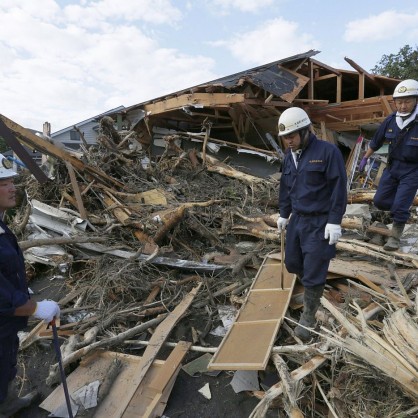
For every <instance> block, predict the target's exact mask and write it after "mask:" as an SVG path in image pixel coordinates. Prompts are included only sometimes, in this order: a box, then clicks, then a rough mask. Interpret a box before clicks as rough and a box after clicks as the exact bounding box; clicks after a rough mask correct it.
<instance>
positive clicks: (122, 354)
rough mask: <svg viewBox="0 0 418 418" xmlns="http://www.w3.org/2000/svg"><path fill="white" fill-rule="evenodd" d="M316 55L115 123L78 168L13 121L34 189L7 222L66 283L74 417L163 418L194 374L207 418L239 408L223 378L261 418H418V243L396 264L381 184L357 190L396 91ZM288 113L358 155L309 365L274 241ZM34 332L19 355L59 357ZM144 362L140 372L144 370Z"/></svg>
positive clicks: (296, 301)
mask: <svg viewBox="0 0 418 418" xmlns="http://www.w3.org/2000/svg"><path fill="white" fill-rule="evenodd" d="M315 54H316V52H315V51H309V52H307V53H305V54H300V55H297V56H294V57H290V58H287V59H284V60H280V61H277V62H275V63H271V64H268V65H265V66H261V67H257V68H255V69H252V70H248V71H245V72H242V73H239V74H235V75H232V76H229V77H224V78H222V79H219V80H215V81H214V82H211V83H205V84H203V85H200V86H196V87H193V88H191V89H188V90H184V91H181V92H177V93H175V94H173V95H170V96H165V97H162V98H160V99H155V100H152V101H149V102H146V103H142V104H139V105H136V106H132V107H130V108H127V109H123V110H122V111H121V112H116V113H115V114H112V115H111V116H112V117H110V115H106V116H105V117H103V118H102V119H101V121H100V126H99V128H100V129H99V132H98V137H97V143H96V144H95V145H94V146H87V145H89V144H87V142H86V143H83V140H82V132H81V134H80V138H81V150H82V153H74V152H67V151H66V150H65V149H62V148H61V147H57V146H56V145H54V143H53V142H52V141H49V140H47V139H44V138H41V137H39V136H36V135H34V134H33V133H31V132H29V131H28V130H26V129H24V128H23V127H21V126H19V125H18V124H17V123H15V122H13V121H10V120H9V119H7V118H6V117H4V116H1V115H0V134H1V135H2V136H3V138H4V139H5V140H6V141H7V142H8V144H9V145H10V146H11V147H12V148H13V150H14V151H15V153H17V154H18V156H19V157H20V158H22V160H23V161H24V162H25V164H26V165H27V167H29V169H30V171H31V173H29V172H28V173H26V175H24V176H23V178H22V182H23V184H24V187H25V199H26V200H24V202H25V204H23V205H22V207H21V208H20V210H19V211H18V213H17V215H16V216H15V218H14V222H15V223H14V229H15V231H16V232H17V233H18V236H19V237H21V241H20V245H21V247H22V248H23V249H24V250H25V256H26V260H27V261H29V262H30V264H31V268H32V270H35V272H36V269H37V267H38V266H39V265H40V264H41V265H43V266H45V265H47V266H49V267H51V268H53V269H54V270H53V271H55V272H57V271H58V272H59V275H61V276H62V277H64V279H65V283H64V290H65V294H64V295H63V296H62V298H61V299H60V306H61V307H62V308H64V312H65V314H64V315H63V317H62V324H61V327H60V330H59V332H60V335H61V337H62V338H65V340H66V341H65V343H64V344H63V346H62V353H63V363H64V366H65V367H66V370H67V374H68V386H69V389H70V393H71V396H72V399H73V401H74V406H73V412H74V415H75V414H77V413H78V412H80V414H83V413H86V411H90V412H91V414H92V415H93V416H112V417H113V416H123V417H129V416H144V417H145V416H147V417H151V416H161V415H162V414H163V412H164V411H165V413H167V414H168V416H170V413H173V414H175V413H176V411H175V410H174V409H173V408H174V407H171V410H170V394H171V392H172V389H173V387H174V386H175V385H176V379H179V378H181V374H182V373H183V374H184V373H187V375H189V376H196V374H200V375H201V376H203V379H204V382H205V384H204V386H203V387H202V388H201V390H199V393H198V396H201V397H202V399H205V401H207V402H206V403H205V404H204V405H200V408H201V409H199V411H200V410H202V411H203V409H202V408H206V409H205V410H204V412H202V413H203V416H217V414H218V416H224V415H227V411H225V410H222V409H220V408H222V405H223V403H222V402H221V397H222V396H224V393H223V392H226V391H227V389H226V388H224V387H222V388H221V390H220V391H218V392H216V387H217V384H216V381H217V379H221V378H222V376H226V377H224V378H227V379H229V382H228V387H229V388H233V392H232V393H237V396H238V393H241V392H245V393H248V394H250V393H251V395H252V396H253V404H252V406H253V408H252V409H253V411H252V412H251V416H252V417H261V416H265V414H266V411H267V410H268V408H269V407H276V408H280V410H283V411H286V413H287V415H288V416H294V417H296V416H301V415H300V414H301V413H302V411H303V412H304V413H305V415H309V414H310V415H313V416H314V414H322V415H323V416H325V415H333V416H367V414H368V415H369V416H388V417H389V416H400V415H401V414H406V415H408V414H409V415H411V416H413V414H416V413H417V410H418V409H417V404H416V402H417V396H418V387H417V378H418V367H417V362H416V351H417V349H418V347H417V341H418V338H417V336H418V326H417V312H418V307H417V298H416V287H417V283H418V277H417V275H416V267H417V265H418V255H417V253H418V250H417V245H416V244H417V241H418V236H417V230H416V228H415V225H414V224H413V223H411V224H410V225H409V228H408V230H407V231H406V233H405V238H404V239H403V242H402V244H403V246H402V251H398V252H394V253H388V252H385V251H384V250H382V248H381V246H379V245H376V244H375V243H373V242H372V240H371V239H370V238H371V236H373V235H374V236H373V238H375V237H376V236H377V237H378V238H379V237H380V238H382V237H384V236H385V234H387V230H385V228H383V227H381V226H374V225H373V224H372V222H371V221H372V214H371V213H370V211H369V205H368V204H369V203H370V202H371V199H372V195H373V187H374V186H375V183H376V181H378V173H375V174H376V176H374V177H373V179H372V181H369V179H363V180H362V185H370V188H368V190H364V188H363V187H361V189H360V190H358V189H355V188H353V187H352V186H353V185H355V184H357V183H360V180H358V179H356V177H355V174H353V173H354V171H355V166H356V163H357V159H358V156H359V155H360V153H361V146H363V145H364V141H363V140H361V141H358V140H357V139H358V137H362V134H364V133H366V132H372V131H373V129H374V128H375V127H376V126H377V124H378V123H379V122H381V121H382V120H383V119H384V117H385V116H386V115H388V114H389V113H390V112H391V111H392V110H391V109H392V107H391V100H392V99H391V94H392V92H393V89H394V86H395V85H396V84H397V82H398V80H392V79H387V78H385V77H379V76H373V75H370V74H368V73H367V72H366V71H364V70H362V69H361V67H359V66H358V65H356V64H355V63H354V62H352V61H351V60H349V62H350V63H351V65H352V66H353V67H354V69H355V71H343V70H335V69H332V68H331V67H328V66H326V65H325V64H322V63H320V62H318V61H316V60H314V59H313V58H312V57H313V56H314V55H315ZM292 105H298V106H301V107H304V108H305V109H306V110H307V111H308V113H309V115H310V116H311V118H312V121H313V122H314V128H315V129H316V130H317V131H318V134H319V136H322V137H323V138H324V139H325V140H328V141H333V142H336V143H339V144H345V145H349V152H348V155H347V172H348V173H349V174H350V175H351V174H353V175H351V177H350V178H351V179H352V180H353V182H352V183H350V184H349V185H348V188H347V191H348V193H349V195H350V205H349V208H348V210H347V213H346V216H345V217H344V221H343V225H342V226H343V228H344V235H343V238H342V240H341V241H340V242H339V243H338V244H337V250H338V255H337V257H336V259H335V260H333V261H332V263H331V266H330V269H329V275H328V281H327V287H326V292H325V294H324V296H325V297H324V298H323V300H322V305H323V309H322V310H321V312H320V316H321V317H320V320H321V329H320V330H318V338H317V340H315V341H313V342H312V343H310V344H305V345H303V344H300V342H299V341H297V340H295V336H294V333H293V327H294V323H295V322H297V319H296V318H297V316H298V314H299V309H300V308H301V296H302V292H303V288H301V287H300V286H299V285H298V284H297V282H296V280H295V278H294V277H291V276H292V275H289V274H286V275H284V277H280V272H281V271H282V272H283V266H282V264H281V263H282V261H283V259H282V254H283V251H282V249H283V247H282V245H284V240H282V239H281V237H280V235H279V234H277V229H276V219H277V216H278V214H277V210H278V205H277V188H278V177H279V176H278V175H277V173H278V171H279V168H280V161H281V152H283V151H284V148H283V147H282V144H280V143H279V142H275V141H276V140H275V139H274V138H276V137H277V135H276V134H277V126H276V125H277V119H278V116H279V114H280V112H281V111H282V110H283V109H285V108H287V107H289V106H292ZM353 138H354V141H353V140H352V139H353ZM20 143H23V144H25V145H28V146H30V147H33V148H36V149H37V150H39V151H41V152H42V153H44V154H46V155H48V161H47V165H46V166H44V167H41V168H39V167H38V166H37V165H36V164H35V165H31V163H30V161H29V159H27V157H25V156H24V154H23V152H22V151H21V149H20V146H21V144H20ZM25 159H26V160H25ZM26 161H27V163H26ZM260 166H262V167H260ZM383 166H384V161H382V163H381V164H380V165H379V169H380V168H381V167H383ZM266 167H267V168H266ZM379 169H378V170H379ZM378 170H376V171H377V172H378ZM35 179H36V180H35ZM354 180H356V181H354ZM357 202H359V203H363V204H360V205H357ZM415 204H416V203H415V202H414V205H415ZM412 220H413V221H415V220H416V213H415V214H413V217H412ZM41 249H42V250H41ZM277 300H280V301H281V303H280V309H278V308H277V305H279V304H276V301H277ZM75 314H77V315H76V317H77V318H76V320H71V319H70V316H74V315H75ZM231 317H232V320H231ZM33 325H34V327H33V329H32V331H31V332H30V333H29V334H27V335H25V336H23V337H22V341H21V349H22V350H30V348H31V347H32V346H33V345H34V343H39V342H40V341H42V340H44V339H48V338H49V339H50V338H51V331H50V330H47V329H46V326H45V324H43V323H39V324H33ZM177 325H182V326H183V328H184V329H185V331H184V333H183V334H181V333H178V334H176V333H175V332H174V331H175V330H176V326H177ZM254 325H255V330H254ZM234 329H238V336H237V337H233V338H232V337H231V336H233V335H235V334H234ZM177 331H178V330H177ZM176 335H178V337H176ZM255 336H257V337H258V338H255ZM260 336H262V337H260ZM166 343H168V344H166ZM138 347H141V356H138V355H133V354H132V353H134V354H136V353H137V352H136V351H134V350H135V348H138ZM167 347H170V348H172V350H171V351H170V352H169V353H168V355H166V357H165V358H159V357H158V355H159V353H160V352H161V351H162V348H166V349H167ZM222 347H223V348H225V347H227V350H226V354H224V353H223V352H222V350H221V348H222ZM202 353H204V354H202ZM246 354H250V355H252V356H253V358H252V359H250V360H251V361H248V360H247V359H245V358H244V356H245V355H246ZM233 362H235V364H232V363H233ZM196 363H197V364H196ZM237 363H238V364H237ZM58 369H59V367H58V364H54V365H53V366H52V367H51V368H50V370H49V371H45V373H44V374H43V377H44V378H45V379H46V381H47V383H48V384H49V385H51V386H52V387H55V388H54V389H52V388H51V390H50V393H49V394H48V396H45V399H44V400H43V401H42V403H41V404H40V406H41V408H43V409H44V410H46V411H48V412H51V413H54V414H55V415H56V416H60V415H58V413H59V412H58V411H62V410H63V409H65V400H64V394H63V389H62V386H61V385H59V386H56V384H57V383H59V380H60V378H59V373H58ZM70 369H72V370H70ZM220 370H226V371H231V370H234V374H233V377H229V375H228V374H222V373H223V372H222V373H221V375H219V374H217V373H219V372H220ZM70 371H72V372H71V373H70ZM215 372H216V373H215ZM267 372H269V373H270V376H271V375H272V374H273V375H275V380H274V381H271V379H270V383H269V382H268V379H267V378H266V376H267V374H268V373H267ZM352 375H355V376H356V379H351V377H350V376H352ZM99 388H100V389H99ZM230 390H231V391H232V389H230ZM211 391H213V394H214V395H215V394H217V395H218V398H217V397H216V396H213V397H212V395H211ZM86 393H90V394H93V395H91V396H89V402H88V403H87V404H86V403H85V399H86V395H85V394H86ZM353 394H355V396H354V395H353ZM188 395H190V394H186V395H185V396H184V399H182V402H183V403H185V402H191V401H189V399H188ZM92 398H94V399H93V400H92ZM186 399H187V400H186ZM90 401H91V402H90ZM214 404H215V405H216V404H218V409H210V408H214V406H213V405H214ZM170 411H171V412H170ZM213 411H217V412H213ZM61 413H62V412H61ZM219 414H221V415H219ZM298 414H299V415H298ZM247 415H249V414H247ZM247 415H242V416H247ZM61 416H62V415H61ZM231 416H233V415H231Z"/></svg>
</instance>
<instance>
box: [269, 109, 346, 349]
mask: <svg viewBox="0 0 418 418" xmlns="http://www.w3.org/2000/svg"><path fill="white" fill-rule="evenodd" d="M310 126H311V121H310V119H309V116H308V115H307V113H306V112H305V111H304V110H303V109H300V108H297V107H292V108H289V109H286V110H285V111H284V112H283V113H282V114H281V116H280V118H279V136H280V137H282V138H283V140H284V142H285V144H286V145H287V148H288V150H287V152H286V155H285V158H284V161H283V167H282V176H281V179H280V191H279V208H280V217H279V219H278V221H277V227H278V230H279V232H281V231H282V230H283V229H284V228H286V226H287V233H286V251H285V264H286V268H287V270H288V271H289V272H290V273H295V274H297V275H298V277H299V279H300V281H301V282H302V284H303V286H304V288H305V291H304V299H303V305H304V306H303V313H302V315H301V317H300V320H299V324H298V326H297V327H296V328H295V334H296V335H297V336H298V337H299V338H300V339H301V340H302V341H308V340H309V339H310V338H311V333H310V331H309V330H308V329H307V328H312V327H314V325H315V323H316V321H315V314H316V312H317V310H318V308H319V305H320V298H321V296H322V294H323V292H324V287H325V281H326V276H327V272H328V267H329V263H330V260H331V259H332V258H333V257H335V253H336V249H335V244H336V242H337V241H338V239H339V238H340V237H341V221H342V217H343V215H344V212H345V209H346V205H347V175H346V169H345V164H344V159H343V156H342V154H341V152H340V150H339V149H338V148H337V147H336V146H335V145H334V144H330V143H328V142H326V141H322V140H320V139H318V138H317V137H316V136H315V135H314V134H313V133H312V132H311V130H310Z"/></svg>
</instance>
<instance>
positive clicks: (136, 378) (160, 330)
mask: <svg viewBox="0 0 418 418" xmlns="http://www.w3.org/2000/svg"><path fill="white" fill-rule="evenodd" d="M200 287H201V283H199V285H198V286H196V287H195V288H194V289H193V290H191V291H190V292H189V293H188V294H187V295H186V296H185V297H184V298H183V300H182V301H181V302H180V303H179V304H178V305H177V306H176V308H175V309H174V310H173V311H172V312H171V313H170V314H169V315H168V316H167V317H166V319H165V320H164V321H163V322H162V323H161V324H160V325H159V326H158V327H157V328H156V330H155V332H154V333H153V335H152V337H151V339H150V345H149V346H148V347H147V348H146V349H145V352H144V354H143V356H142V358H141V361H140V363H139V364H138V366H137V367H136V368H135V370H134V371H133V376H132V378H131V380H130V382H129V387H128V388H126V389H125V391H124V393H123V394H121V396H120V398H119V402H118V405H113V407H112V408H110V409H109V410H108V411H107V414H108V415H106V416H111V417H113V418H120V417H122V416H123V414H124V413H125V411H126V408H127V406H128V404H129V402H130V401H131V399H132V397H133V396H134V394H135V392H136V390H137V388H138V386H139V385H140V383H141V382H142V380H143V379H144V377H145V375H146V373H147V371H148V369H149V368H150V367H151V365H152V362H153V361H154V359H155V357H156V355H157V354H158V352H159V350H160V348H161V346H162V344H163V343H164V342H165V340H166V338H167V337H168V335H169V333H170V332H171V330H172V329H173V327H174V326H175V325H176V323H177V322H178V321H179V320H180V318H181V317H182V315H183V314H184V313H185V311H186V310H187V309H188V307H189V306H190V304H191V303H192V301H193V299H194V297H195V296H196V294H197V292H198V291H199V289H200Z"/></svg>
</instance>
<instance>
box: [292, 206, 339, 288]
mask: <svg viewBox="0 0 418 418" xmlns="http://www.w3.org/2000/svg"><path fill="white" fill-rule="evenodd" d="M327 220H328V215H327V214H325V215H313V216H309V215H308V216H306V215H304V216H300V215H298V214H296V213H292V216H291V218H290V221H289V225H288V226H287V232H286V250H285V265H286V268H287V270H288V271H289V272H290V273H294V274H297V275H298V277H299V279H300V280H301V282H302V284H303V286H304V287H314V286H317V285H321V284H324V283H325V281H326V278H327V273H328V267H329V263H330V260H331V259H332V258H333V257H335V244H334V245H329V241H328V240H327V239H325V238H324V233H325V225H326V224H327Z"/></svg>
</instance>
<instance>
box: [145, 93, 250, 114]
mask: <svg viewBox="0 0 418 418" xmlns="http://www.w3.org/2000/svg"><path fill="white" fill-rule="evenodd" d="M244 100H245V95H244V94H237V93H192V94H183V95H181V96H177V97H172V98H169V99H163V100H160V101H157V102H155V103H149V104H146V105H144V106H143V108H142V109H143V110H144V111H145V112H146V113H147V114H148V113H149V114H151V115H157V114H159V113H164V112H170V111H171V110H176V109H181V108H182V107H185V106H191V107H193V106H199V107H219V106H229V105H231V104H233V103H243V102H244Z"/></svg>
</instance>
